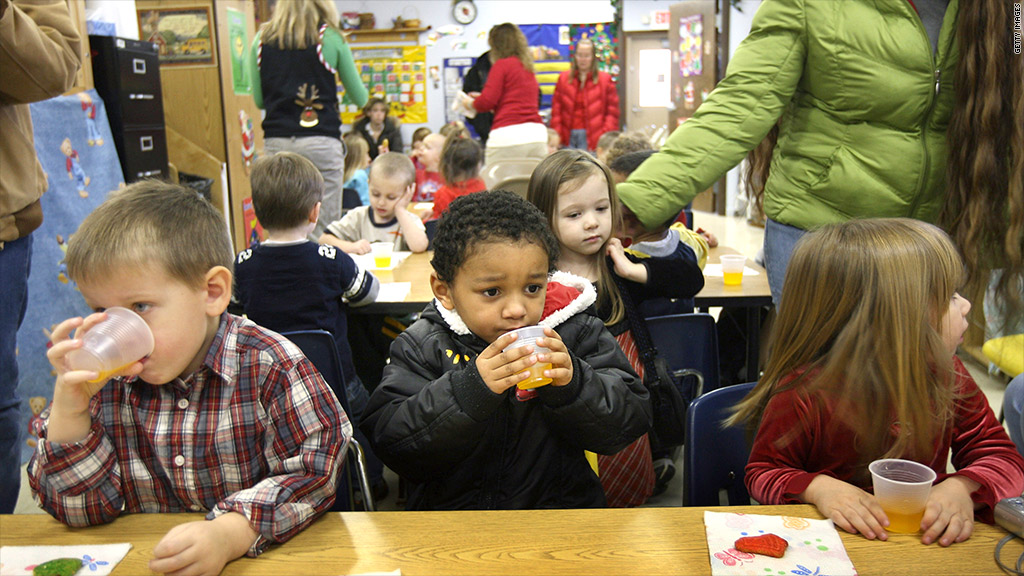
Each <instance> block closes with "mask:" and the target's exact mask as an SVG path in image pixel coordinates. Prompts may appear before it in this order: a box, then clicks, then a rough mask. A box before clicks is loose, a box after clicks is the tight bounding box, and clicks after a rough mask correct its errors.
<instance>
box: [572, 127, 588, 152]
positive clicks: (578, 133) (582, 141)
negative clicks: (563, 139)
mask: <svg viewBox="0 0 1024 576" xmlns="http://www.w3.org/2000/svg"><path fill="white" fill-rule="evenodd" d="M569 148H576V149H577V150H589V148H587V131H586V130H583V129H577V130H573V131H571V132H569Z"/></svg>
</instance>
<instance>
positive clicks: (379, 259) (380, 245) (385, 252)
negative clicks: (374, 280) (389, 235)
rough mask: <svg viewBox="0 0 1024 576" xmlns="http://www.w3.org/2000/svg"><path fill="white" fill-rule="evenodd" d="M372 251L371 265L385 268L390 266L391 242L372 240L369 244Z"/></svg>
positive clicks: (392, 246)
mask: <svg viewBox="0 0 1024 576" xmlns="http://www.w3.org/2000/svg"><path fill="white" fill-rule="evenodd" d="M370 250H371V251H372V253H373V265H374V267H375V268H387V267H389V266H391V252H392V251H393V250H394V244H392V243H391V242H374V243H373V244H370Z"/></svg>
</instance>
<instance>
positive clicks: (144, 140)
mask: <svg viewBox="0 0 1024 576" xmlns="http://www.w3.org/2000/svg"><path fill="white" fill-rule="evenodd" d="M139 148H141V149H142V151H143V152H148V151H150V150H152V149H153V137H152V136H143V137H141V138H139Z"/></svg>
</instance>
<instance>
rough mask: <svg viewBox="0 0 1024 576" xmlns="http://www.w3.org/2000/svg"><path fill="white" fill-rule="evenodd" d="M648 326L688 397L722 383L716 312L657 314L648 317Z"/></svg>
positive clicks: (654, 340)
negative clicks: (711, 313)
mask: <svg viewBox="0 0 1024 576" xmlns="http://www.w3.org/2000/svg"><path fill="white" fill-rule="evenodd" d="M647 330H648V331H649V332H650V333H651V341H652V342H653V343H654V347H655V348H657V349H658V354H660V355H661V357H662V358H664V359H665V362H667V363H668V367H669V369H670V370H672V376H673V377H675V379H676V384H677V385H679V386H680V390H679V391H680V393H682V394H683V397H684V398H687V399H692V398H696V397H698V396H700V395H701V394H705V393H707V392H709V391H711V390H715V389H717V388H718V387H719V385H720V382H721V379H720V377H719V367H718V328H717V327H716V326H715V319H714V317H713V316H711V315H710V314H706V313H704V312H694V313H691V314H672V315H669V316H655V317H653V318H648V319H647ZM688 380H695V381H696V382H695V383H691V382H688Z"/></svg>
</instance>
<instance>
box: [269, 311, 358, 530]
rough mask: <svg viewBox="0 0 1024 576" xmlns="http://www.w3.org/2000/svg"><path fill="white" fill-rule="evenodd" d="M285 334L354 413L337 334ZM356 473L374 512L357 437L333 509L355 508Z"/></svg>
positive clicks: (349, 452)
mask: <svg viewBox="0 0 1024 576" xmlns="http://www.w3.org/2000/svg"><path fill="white" fill-rule="evenodd" d="M281 335H282V336H284V337H285V338H287V339H289V340H291V341H292V343H294V344H295V345H296V346H298V347H299V349H300V350H302V353H303V354H305V355H306V358H308V359H309V361H310V362H312V363H313V366H315V367H316V369H317V370H319V371H320V374H321V375H322V376H323V377H324V381H325V382H327V385H328V386H330V387H331V390H333V391H334V395H335V396H337V397H338V402H339V403H340V404H341V407H342V408H344V409H345V413H346V414H350V413H351V410H350V409H349V405H348V394H346V392H345V375H344V371H343V370H342V367H341V359H340V357H339V356H338V347H337V345H336V344H335V342H334V336H332V335H331V333H330V332H326V331H324V330H296V331H294V332H282V333H281ZM352 425H353V426H355V423H354V422H353V423H352ZM353 473H354V474H355V479H356V480H357V481H358V482H359V490H360V491H361V492H362V497H363V509H364V510H366V511H367V512H373V510H374V503H373V491H372V490H371V489H370V476H369V474H368V473H367V471H366V456H365V454H364V453H363V447H362V446H360V445H359V442H357V441H356V439H355V438H351V439H350V440H349V450H348V453H347V454H345V466H344V469H343V470H342V471H341V474H340V475H339V477H338V495H337V497H336V499H335V501H334V506H332V507H331V511H332V512H338V511H341V512H347V511H351V510H353V509H354V508H355V506H354V504H355V502H354V498H353V496H352V475H353Z"/></svg>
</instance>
